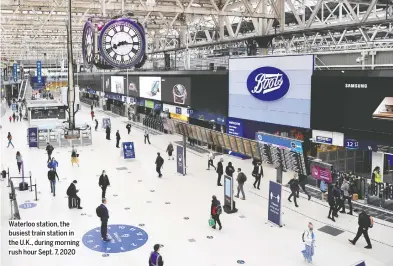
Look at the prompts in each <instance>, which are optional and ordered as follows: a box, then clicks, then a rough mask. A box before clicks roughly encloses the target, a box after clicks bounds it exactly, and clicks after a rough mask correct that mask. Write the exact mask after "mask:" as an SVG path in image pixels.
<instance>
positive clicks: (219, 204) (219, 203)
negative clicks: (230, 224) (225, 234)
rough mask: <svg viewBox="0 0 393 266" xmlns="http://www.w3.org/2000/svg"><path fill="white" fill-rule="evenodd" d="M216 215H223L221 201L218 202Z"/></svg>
mask: <svg viewBox="0 0 393 266" xmlns="http://www.w3.org/2000/svg"><path fill="white" fill-rule="evenodd" d="M216 214H217V215H220V214H222V207H221V202H220V201H217V206H216Z"/></svg>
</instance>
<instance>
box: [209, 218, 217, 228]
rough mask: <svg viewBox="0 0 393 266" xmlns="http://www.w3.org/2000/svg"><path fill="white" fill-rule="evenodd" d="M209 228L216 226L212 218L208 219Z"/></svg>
mask: <svg viewBox="0 0 393 266" xmlns="http://www.w3.org/2000/svg"><path fill="white" fill-rule="evenodd" d="M209 226H212V227H213V226H216V222H215V221H214V219H213V218H210V219H209Z"/></svg>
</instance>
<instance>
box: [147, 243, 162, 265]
mask: <svg viewBox="0 0 393 266" xmlns="http://www.w3.org/2000/svg"><path fill="white" fill-rule="evenodd" d="M159 252H160V244H155V245H154V251H153V252H152V253H150V257H149V266H164V261H163V260H162V256H161V254H160V253H159Z"/></svg>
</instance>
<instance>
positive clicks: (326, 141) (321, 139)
mask: <svg viewBox="0 0 393 266" xmlns="http://www.w3.org/2000/svg"><path fill="white" fill-rule="evenodd" d="M315 141H316V142H318V143H324V144H333V139H332V138H328V137H323V136H316V137H315Z"/></svg>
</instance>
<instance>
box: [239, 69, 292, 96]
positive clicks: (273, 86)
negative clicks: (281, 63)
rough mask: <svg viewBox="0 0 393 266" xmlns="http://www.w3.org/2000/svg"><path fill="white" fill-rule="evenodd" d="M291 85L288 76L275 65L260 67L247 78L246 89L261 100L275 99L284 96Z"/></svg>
mask: <svg viewBox="0 0 393 266" xmlns="http://www.w3.org/2000/svg"><path fill="white" fill-rule="evenodd" d="M290 86H291V84H290V82H289V78H288V76H287V75H286V74H285V73H284V72H283V71H281V70H280V69H278V68H275V67H260V68H257V69H255V70H254V71H252V72H251V74H250V75H249V76H248V78H247V89H248V91H249V92H250V93H251V95H252V96H254V97H255V98H257V99H259V100H261V101H276V100H278V99H281V98H282V97H284V96H285V95H286V94H287V93H288V91H289V87H290Z"/></svg>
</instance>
